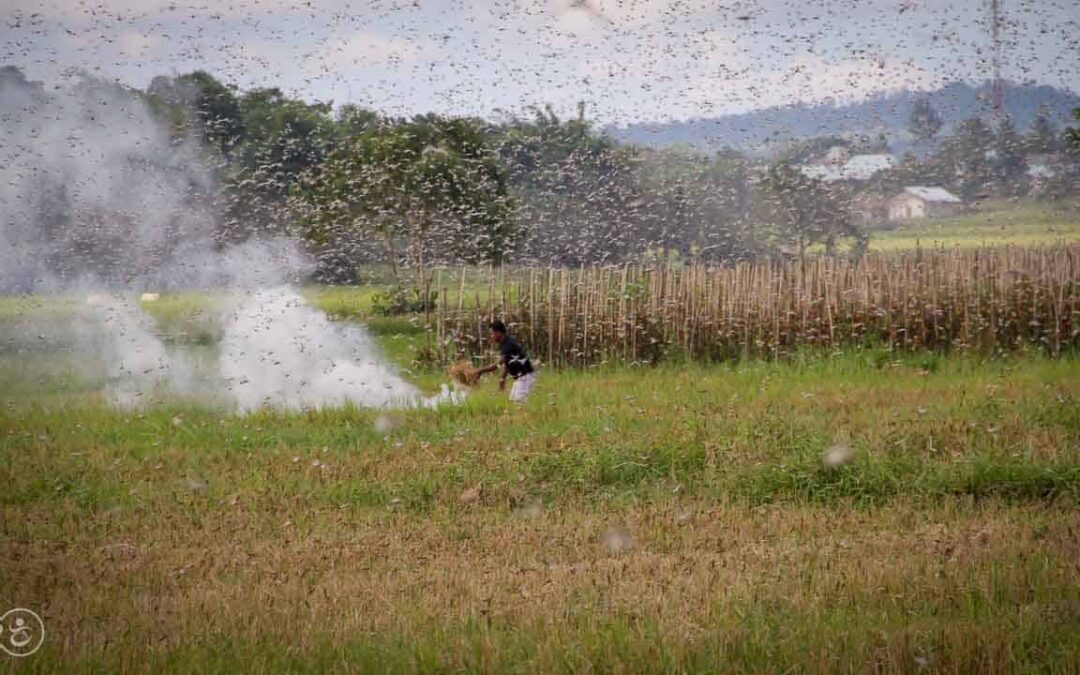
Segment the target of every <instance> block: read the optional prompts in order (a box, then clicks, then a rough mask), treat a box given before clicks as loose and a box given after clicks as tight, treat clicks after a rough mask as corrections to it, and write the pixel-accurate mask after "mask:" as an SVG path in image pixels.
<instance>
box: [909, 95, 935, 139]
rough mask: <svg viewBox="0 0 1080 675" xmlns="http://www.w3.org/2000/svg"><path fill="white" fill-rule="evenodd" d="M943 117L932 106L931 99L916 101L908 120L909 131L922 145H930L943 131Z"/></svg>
mask: <svg viewBox="0 0 1080 675" xmlns="http://www.w3.org/2000/svg"><path fill="white" fill-rule="evenodd" d="M941 125H942V122H941V116H940V115H938V112H937V110H935V109H934V106H932V105H931V104H930V99H928V98H926V97H921V98H918V99H916V100H915V103H914V104H913V105H912V107H911V116H910V117H909V119H908V131H910V132H911V135H912V136H914V137H915V140H916V141H918V142H920V143H924V144H925V143H930V142H931V141H933V140H934V137H935V136H937V135H938V132H939V131H941Z"/></svg>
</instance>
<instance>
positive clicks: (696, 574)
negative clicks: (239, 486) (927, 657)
mask: <svg viewBox="0 0 1080 675" xmlns="http://www.w3.org/2000/svg"><path fill="white" fill-rule="evenodd" d="M13 515H14V514H13V513H11V512H10V510H9V511H7V512H6V513H5V517H10V516H13ZM20 516H21V518H22V520H23V524H24V526H25V527H26V528H27V531H28V532H33V531H35V530H36V529H38V528H41V529H42V530H44V531H45V532H48V533H49V536H47V537H38V538H28V539H25V540H15V541H11V542H9V544H8V546H7V559H8V562H7V563H6V564H5V576H6V578H5V586H6V587H7V588H8V589H19V594H20V595H22V596H23V597H27V598H35V599H38V600H39V601H41V602H42V605H43V606H44V607H45V616H46V621H47V624H48V626H49V630H50V632H51V635H55V636H58V643H57V644H56V645H55V646H54V649H56V652H57V653H56V655H57V656H59V657H61V658H63V659H65V660H68V659H79V658H91V659H92V658H95V657H106V656H107V657H109V658H110V659H118V662H119V663H127V664H129V665H135V664H137V663H139V662H141V660H142V659H144V658H145V657H146V656H147V654H148V653H167V652H168V651H169V650H172V649H177V648H180V647H181V646H183V645H185V644H190V643H192V642H198V641H201V640H206V639H208V638H211V637H212V636H214V635H221V634H227V635H230V636H232V638H233V639H236V640H240V641H250V642H258V641H266V640H269V641H270V642H272V643H280V644H288V645H290V646H291V648H292V649H295V650H299V651H301V652H303V651H307V650H315V649H318V648H320V647H321V646H323V645H325V644H326V643H327V642H329V643H330V644H341V643H347V642H349V641H350V640H355V639H357V637H358V636H363V635H371V634H381V635H387V634H389V635H400V636H403V637H404V638H405V639H407V640H421V641H422V640H423V638H424V635H425V634H426V633H428V632H430V631H432V630H436V629H439V628H440V627H441V626H444V625H447V624H450V625H453V624H455V623H456V622H464V621H466V620H468V619H470V618H477V617H480V618H482V619H483V620H484V621H489V622H494V623H496V624H500V625H513V626H520V627H522V628H523V629H527V630H537V629H538V628H539V627H547V629H550V633H549V634H548V635H547V636H546V639H556V640H558V639H568V636H563V637H562V638H559V635H560V631H559V630H557V627H559V626H564V627H565V625H566V624H567V622H570V623H571V624H573V623H575V622H579V621H583V620H586V621H587V619H586V618H585V617H590V616H591V617H594V619H600V618H602V617H605V616H621V617H638V618H639V619H645V618H646V617H647V618H649V619H650V620H652V621H655V622H656V625H657V628H658V630H659V631H660V634H661V635H662V636H663V637H664V638H665V639H666V640H669V641H670V644H672V645H684V647H685V648H690V647H691V646H692V645H693V644H694V643H695V641H698V640H702V639H705V637H706V636H711V638H710V639H716V638H717V637H718V636H722V635H723V634H724V633H725V632H726V631H730V632H731V634H732V636H738V635H740V634H741V630H742V629H744V628H745V626H740V621H739V618H738V615H737V613H733V612H732V609H733V608H744V609H747V608H748V609H753V608H758V609H761V610H767V609H768V608H783V611H784V612H788V613H790V615H791V616H792V617H802V618H803V619H812V618H813V617H827V616H829V615H830V614H831V613H832V612H834V611H835V612H840V614H841V615H842V614H843V613H844V612H846V611H852V610H854V611H864V610H867V609H870V608H875V610H874V611H876V612H878V613H880V614H879V616H878V617H877V618H876V619H874V620H873V621H872V623H873V625H875V626H879V627H881V628H883V629H886V631H885V633H883V634H882V635H881V636H880V637H881V643H880V645H879V647H875V649H881V650H883V651H882V654H881V658H882V659H883V661H882V665H883V666H885V667H886V670H896V669H897V668H896V666H899V665H902V664H903V661H899V662H893V661H892V660H891V657H890V656H889V654H890V653H891V652H892V651H896V653H897V654H898V655H900V656H902V657H903V658H904V659H909V658H910V651H911V650H910V649H909V648H908V646H905V645H906V641H908V640H910V639H912V638H913V635H914V634H917V633H919V631H914V633H913V631H912V627H911V626H906V625H905V623H906V619H905V617H906V616H908V615H909V613H910V615H911V616H915V615H918V616H922V617H923V618H922V619H920V622H921V623H922V624H923V629H922V630H923V632H926V633H927V637H926V640H927V641H929V642H933V643H935V644H937V643H940V642H946V643H952V648H954V649H955V650H956V651H952V652H951V653H949V655H948V658H950V659H956V660H957V665H959V666H962V667H967V666H970V665H971V662H968V661H966V660H965V659H967V658H969V657H974V656H976V655H977V652H978V650H979V649H985V648H988V647H989V646H991V645H997V647H999V648H1002V649H1004V648H1007V646H1008V644H1009V638H1008V636H1007V635H988V634H983V633H982V632H981V631H982V627H976V626H971V625H967V626H966V625H965V624H964V622H963V621H959V622H957V623H955V624H951V623H948V622H946V623H942V622H940V621H935V620H932V619H930V618H929V615H927V613H926V610H927V609H928V608H933V609H934V612H933V613H937V614H940V615H942V616H943V617H950V616H952V617H962V616H964V615H965V614H966V612H965V611H964V607H965V606H966V604H968V603H970V602H971V601H972V598H973V597H979V598H984V599H985V600H982V601H981V602H985V603H986V612H987V613H988V614H989V615H990V617H991V618H992V617H993V616H995V615H998V618H1000V619H1009V620H1013V619H1017V618H1019V617H1022V616H1027V617H1029V619H1031V620H1033V621H1039V620H1049V619H1052V618H1053V616H1054V615H1055V614H1056V613H1060V612H1066V613H1068V612H1073V613H1074V614H1073V617H1072V618H1073V620H1075V619H1076V618H1077V617H1076V614H1075V612H1076V611H1077V610H1078V609H1080V604H1077V603H1080V593H1078V591H1077V585H1076V582H1077V581H1078V580H1080V574H1078V572H1080V568H1078V567H1077V562H1076V561H1077V560H1080V539H1078V536H1077V535H1078V533H1080V514H1078V512H1077V511H1076V510H1075V509H1074V508H1070V507H1065V506H1054V505H1038V504H1034V505H1029V506H1022V507H1019V506H1015V505H1006V504H1003V503H998V502H989V503H984V504H975V503H972V502H970V501H967V500H962V499H961V500H945V501H943V502H941V503H940V504H938V505H936V506H933V507H932V508H926V507H925V506H919V507H915V506H912V505H911V504H906V503H897V504H894V505H892V506H889V507H885V508H881V509H875V510H852V509H846V508H809V507H806V508H792V507H782V508H781V507H760V508H748V507H745V506H738V505H734V504H715V503H704V502H700V501H685V502H675V503H671V504H665V505H642V506H639V507H631V508H627V509H610V510H602V511H599V512H592V511H589V510H581V509H576V508H573V509H561V510H556V511H549V512H546V513H539V514H537V513H532V514H531V515H526V514H523V513H519V512H513V511H507V510H506V509H504V508H499V507H495V508H492V507H490V506H488V505H486V504H483V503H478V504H476V505H475V507H474V508H467V509H465V510H463V511H457V510H449V509H439V510H438V511H437V512H436V513H434V514H433V515H432V516H431V517H428V518H421V517H416V516H413V515H404V514H397V513H392V512H387V513H375V514H365V515H357V514H353V513H349V512H345V511H338V510H308V509H304V508H293V507H290V505H289V504H287V503H282V504H280V508H279V509H275V510H267V509H259V510H251V509H248V508H246V507H245V506H244V505H243V504H238V505H236V506H232V507H229V506H223V507H220V508H206V507H195V508H192V509H190V510H183V509H178V510H177V512H176V513H158V514H155V517H153V518H144V519H140V520H134V519H131V518H125V517H124V516H123V515H122V514H120V513H107V512H106V513H101V514H96V515H94V516H91V517H85V516H84V515H79V514H74V513H70V514H62V513H61V514H58V513H55V512H52V511H49V510H45V509H39V510H36V511H33V512H29V513H27V512H24V513H22V514H20ZM9 524H10V523H9ZM614 525H618V526H621V527H625V528H626V530H627V532H629V533H630V535H631V536H632V538H633V540H634V541H635V542H636V545H635V547H634V548H632V549H631V550H629V551H627V552H624V553H621V554H613V553H612V552H611V551H610V550H608V549H607V548H606V547H605V546H604V545H603V543H602V541H601V535H602V533H603V532H605V531H606V530H607V529H608V528H610V527H612V526H614ZM20 529H21V528H20ZM13 599H14V600H17V598H13ZM845 608H846V609H845ZM118 618H119V619H121V620H122V623H123V625H125V626H126V632H125V633H124V634H123V635H121V636H117V635H116V634H115V632H105V631H102V630H101V629H100V627H101V626H102V625H106V624H109V623H110V622H115V621H116V620H117V619H118ZM1059 618H1068V617H1059ZM878 619H881V620H878ZM987 625H990V626H995V625H997V624H996V623H995V622H993V621H991V622H989V623H988V624H987ZM976 628H978V629H976ZM850 630H851V631H855V632H858V631H859V630H860V629H859V626H858V625H852V626H851V627H850ZM61 636H62V637H61ZM538 637H539V635H538ZM931 638H932V639H931ZM720 639H721V641H723V638H722V637H721V638H720ZM998 639H1001V640H1002V642H1000V643H997V642H995V640H998ZM916 641H917V640H916ZM118 643H119V644H118ZM865 646H866V645H864V647H865ZM118 647H122V648H123V649H122V650H120V652H119V653H120V654H121V655H119V656H118V651H117V650H118ZM550 657H551V655H550V654H548V655H547V656H544V657H543V658H550ZM537 665H538V666H539V667H540V668H541V669H542V668H543V665H544V664H543V662H542V661H541V662H538V663H537ZM547 665H549V666H554V664H553V663H549V664H547ZM998 669H999V668H997V667H992V668H990V669H989V670H998ZM900 670H903V668H900Z"/></svg>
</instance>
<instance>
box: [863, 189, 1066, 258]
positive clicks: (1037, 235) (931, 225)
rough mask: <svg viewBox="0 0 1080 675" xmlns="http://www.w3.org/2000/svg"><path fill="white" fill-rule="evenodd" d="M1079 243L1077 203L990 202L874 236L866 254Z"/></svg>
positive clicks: (904, 225) (911, 223)
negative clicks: (975, 208) (965, 211)
mask: <svg viewBox="0 0 1080 675" xmlns="http://www.w3.org/2000/svg"><path fill="white" fill-rule="evenodd" d="M1075 241H1080V203H1078V202H1076V201H1064V202H1059V203H1053V204H1050V203H1038V202H1032V201H1028V200H1021V201H1017V202H1007V201H992V202H987V203H983V204H980V206H979V210H978V211H977V212H975V213H971V214H968V215H964V216H958V217H955V218H940V219H929V220H920V221H913V222H910V223H904V224H902V225H901V226H900V227H898V228H896V229H895V230H875V231H873V232H871V235H870V248H871V250H875V251H905V250H911V249H915V248H916V247H919V246H922V247H923V248H930V247H934V246H942V247H946V248H952V247H956V246H960V247H965V248H970V247H979V246H1005V245H1011V246H1049V245H1052V244H1058V243H1061V242H1075Z"/></svg>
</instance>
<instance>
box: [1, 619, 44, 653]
mask: <svg viewBox="0 0 1080 675" xmlns="http://www.w3.org/2000/svg"><path fill="white" fill-rule="evenodd" d="M44 641H45V623H44V622H43V621H42V620H41V617H40V616H38V615H37V614H35V613H34V612H32V611H30V610H29V609H23V608H22V607H16V608H15V609H9V610H8V611H6V612H4V615H3V616H0V649H3V650H4V651H5V652H7V653H8V654H11V655H12V656H17V657H18V656H30V655H31V654H33V653H34V652H36V651H37V650H38V647H40V646H41V643H42V642H44Z"/></svg>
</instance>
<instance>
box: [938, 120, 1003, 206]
mask: <svg viewBox="0 0 1080 675" xmlns="http://www.w3.org/2000/svg"><path fill="white" fill-rule="evenodd" d="M996 138H997V136H996V134H995V133H994V130H993V129H991V128H990V127H989V125H987V124H986V122H984V121H982V120H981V119H979V118H972V119H968V120H964V121H963V122H961V123H960V124H958V125H957V127H956V130H955V131H954V132H953V133H952V135H950V136H949V137H948V138H946V139H945V140H943V141H942V143H941V149H940V151H939V152H938V155H937V158H936V161H937V162H938V163H939V164H940V165H941V166H942V168H943V170H944V172H945V174H946V175H947V177H948V180H949V183H950V184H951V186H952V187H954V188H955V189H956V190H957V191H958V192H959V193H960V195H961V196H962V197H963V198H964V199H965V200H968V201H970V200H973V199H975V198H976V197H978V196H979V195H980V194H982V193H983V192H984V191H986V190H988V189H990V188H991V187H992V185H993V183H994V179H995V174H994V152H995V151H996V148H995V145H996V143H997V141H996Z"/></svg>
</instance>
